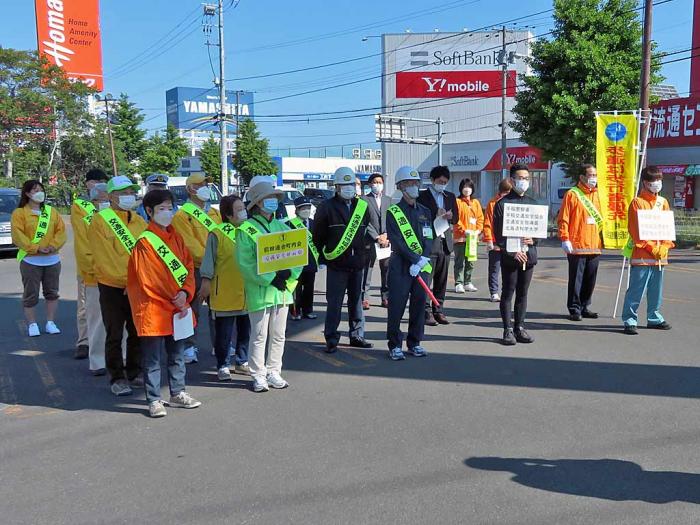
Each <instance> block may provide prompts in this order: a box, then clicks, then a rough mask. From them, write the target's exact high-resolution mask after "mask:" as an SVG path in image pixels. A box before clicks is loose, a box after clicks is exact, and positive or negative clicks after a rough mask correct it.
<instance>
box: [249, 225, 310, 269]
mask: <svg viewBox="0 0 700 525" xmlns="http://www.w3.org/2000/svg"><path fill="white" fill-rule="evenodd" d="M257 252H258V253H257V255H258V259H257V262H258V275H261V274H264V273H270V272H278V271H280V270H290V269H292V268H298V267H300V266H306V265H307V264H308V262H309V246H308V239H307V234H306V230H305V229H304V230H290V231H285V232H278V233H269V234H267V235H260V236H258V238H257Z"/></svg>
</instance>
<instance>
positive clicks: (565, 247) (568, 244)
mask: <svg viewBox="0 0 700 525" xmlns="http://www.w3.org/2000/svg"><path fill="white" fill-rule="evenodd" d="M561 249H562V250H564V251H565V252H566V253H574V246H573V245H572V244H571V241H563V242H562V243H561Z"/></svg>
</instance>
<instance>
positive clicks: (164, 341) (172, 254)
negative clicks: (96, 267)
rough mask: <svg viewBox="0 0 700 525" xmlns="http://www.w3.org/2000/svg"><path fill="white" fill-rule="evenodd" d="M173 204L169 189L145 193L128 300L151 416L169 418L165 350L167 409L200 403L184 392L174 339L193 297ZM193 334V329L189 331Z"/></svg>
mask: <svg viewBox="0 0 700 525" xmlns="http://www.w3.org/2000/svg"><path fill="white" fill-rule="evenodd" d="M174 200H175V199H174V198H173V195H172V193H170V192H169V191H168V190H151V191H149V192H148V193H147V194H146V196H145V197H144V199H143V208H144V210H146V214H147V215H148V218H149V224H148V228H146V230H145V231H144V232H143V233H142V234H141V235H140V236H139V238H138V241H137V242H136V246H135V247H134V250H133V252H132V253H131V257H130V258H129V267H128V284H127V292H128V294H127V295H128V297H129V303H130V304H131V311H132V312H133V317H134V325H135V326H136V331H137V332H138V335H139V337H140V338H141V350H142V353H143V380H144V384H145V389H146V401H147V402H148V412H149V414H150V416H151V417H163V416H165V415H166V411H165V406H164V403H163V401H162V400H161V395H160V370H161V357H160V356H161V353H162V352H163V351H165V353H166V354H167V356H168V385H169V387H170V401H168V405H170V406H171V407H179V408H197V407H198V406H200V405H201V404H202V403H201V402H199V401H197V400H196V399H195V398H193V397H192V396H191V395H190V394H189V393H187V392H186V391H185V373H186V367H185V358H184V351H185V345H184V341H183V340H175V336H174V333H175V332H174V330H175V327H174V324H175V322H176V321H177V319H182V318H185V317H186V316H187V314H188V313H189V310H190V302H191V301H192V298H193V297H194V265H193V263H192V256H191V255H190V252H189V250H188V249H187V248H186V246H185V242H184V241H183V239H182V237H180V235H179V234H178V233H177V232H176V231H175V229H174V228H173V227H172V226H171V223H172V221H173V202H174ZM190 319H191V320H193V319H194V318H193V317H191V316H190ZM192 329H194V326H190V330H192Z"/></svg>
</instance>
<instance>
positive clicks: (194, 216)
mask: <svg viewBox="0 0 700 525" xmlns="http://www.w3.org/2000/svg"><path fill="white" fill-rule="evenodd" d="M209 182H211V179H209V177H205V176H204V175H203V174H201V173H195V174H194V175H190V176H189V177H187V180H186V181H185V188H186V189H187V195H188V196H189V199H188V201H187V202H186V203H185V204H183V205H182V206H181V207H180V209H178V210H177V212H176V213H175V217H174V218H173V228H175V231H176V232H177V233H179V234H180V235H181V236H182V238H183V239H184V240H185V246H187V249H188V250H189V251H190V255H192V259H193V260H194V279H195V283H196V287H197V292H196V294H195V297H194V299H193V300H192V304H191V307H192V313H193V314H194V316H195V317H196V318H197V320H198V321H199V311H200V308H201V306H202V301H203V300H204V297H203V296H202V294H200V293H199V288H200V286H201V284H202V277H201V275H200V273H199V267H200V266H201V265H202V258H203V257H204V247H205V246H206V244H207V237H208V236H209V234H210V233H211V232H213V231H214V230H215V229H216V227H217V225H218V224H220V223H221V215H220V214H219V212H218V210H216V209H215V208H212V206H211V204H209V200H210V199H211V189H210V188H209ZM198 326H199V324H198ZM209 329H210V330H211V331H213V327H212V325H211V323H210V325H209ZM197 332H198V330H195V333H194V335H192V336H191V337H188V338H187V340H186V341H185V363H187V364H189V363H196V362H197V361H198V353H199V349H198V348H197V344H196V343H197Z"/></svg>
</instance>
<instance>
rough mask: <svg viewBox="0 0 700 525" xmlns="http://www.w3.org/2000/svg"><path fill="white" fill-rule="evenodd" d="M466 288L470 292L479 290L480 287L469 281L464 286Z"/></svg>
mask: <svg viewBox="0 0 700 525" xmlns="http://www.w3.org/2000/svg"><path fill="white" fill-rule="evenodd" d="M464 289H465V290H466V291H468V292H478V291H479V289H478V288H477V287H476V286H474V285H473V284H472V283H467V285H466V286H465V287H464Z"/></svg>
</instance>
